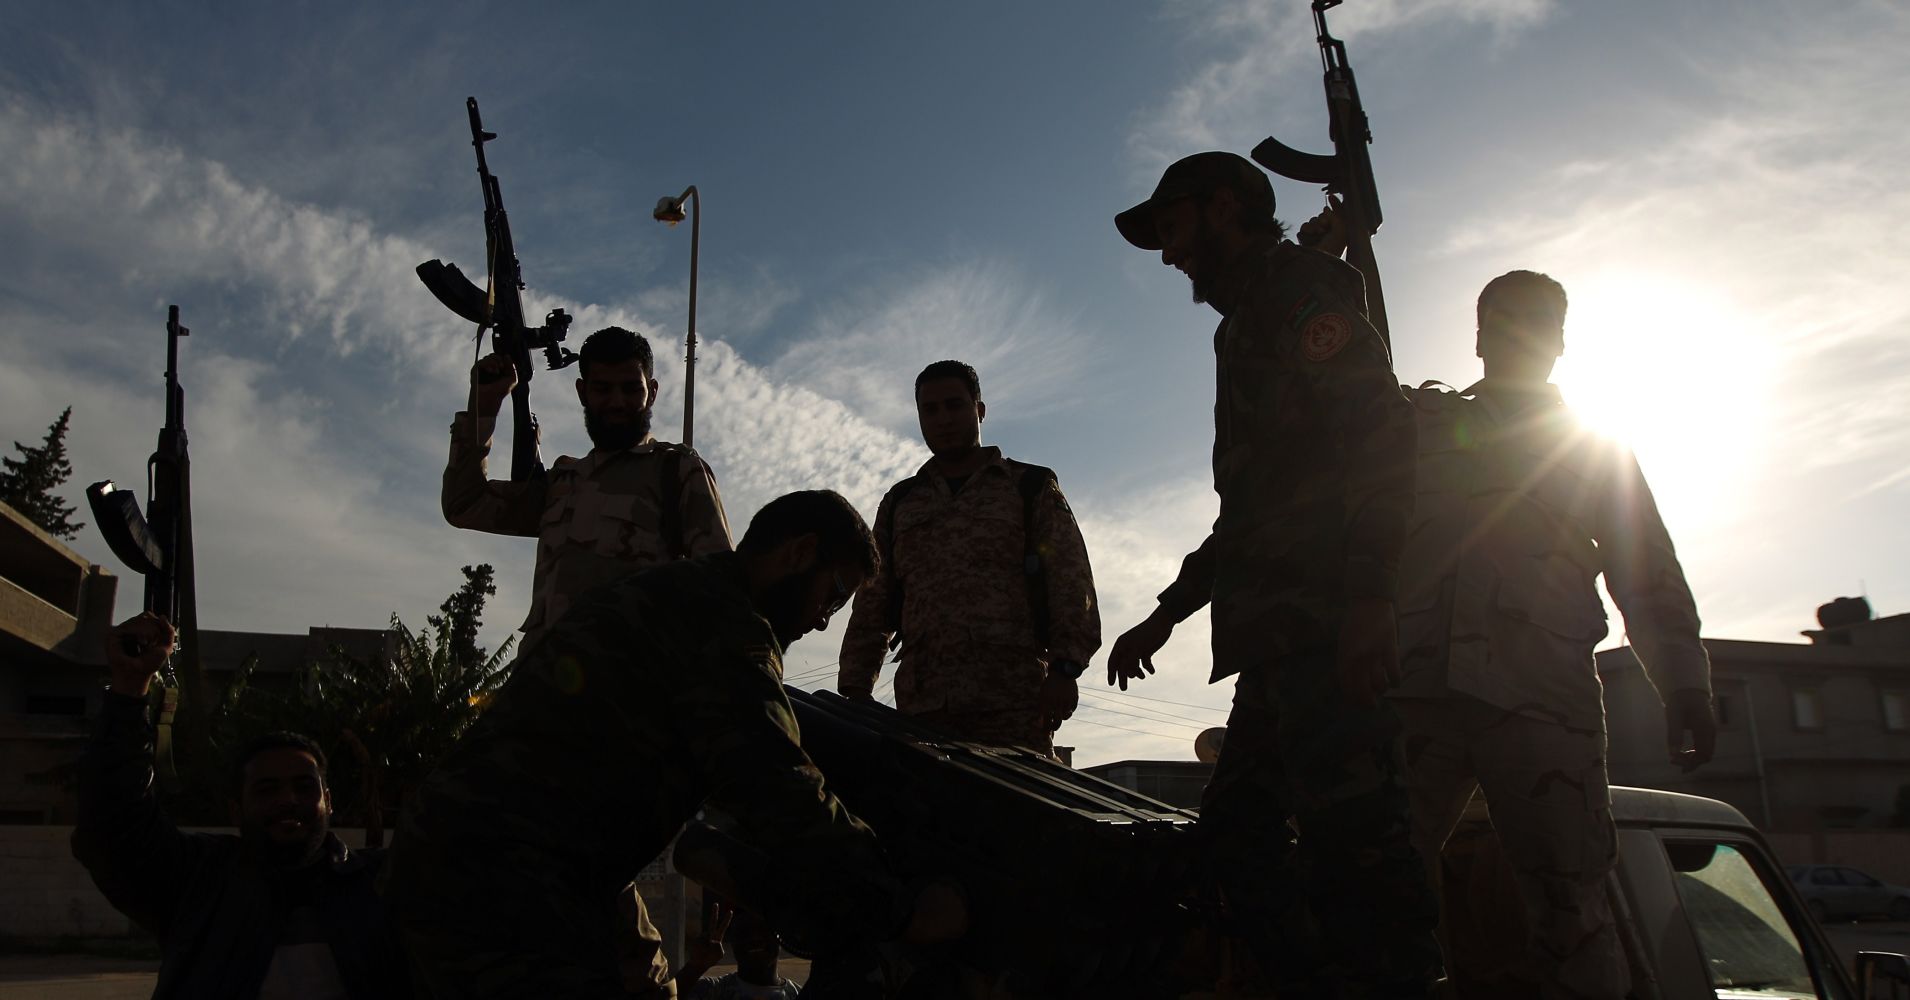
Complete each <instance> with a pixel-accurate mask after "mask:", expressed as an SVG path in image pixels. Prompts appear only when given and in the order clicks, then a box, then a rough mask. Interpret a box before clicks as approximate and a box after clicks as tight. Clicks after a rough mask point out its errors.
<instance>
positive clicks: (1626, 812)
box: [1443, 788, 1910, 1000]
mask: <svg viewBox="0 0 1910 1000" xmlns="http://www.w3.org/2000/svg"><path fill="white" fill-rule="evenodd" d="M1612 815H1613V818H1614V819H1615V820H1616V821H1617V824H1618V848H1619V853H1618V869H1617V870H1616V871H1614V872H1613V873H1612V874H1611V875H1610V876H1609V878H1608V880H1607V882H1606V891H1607V893H1608V895H1609V898H1610V899H1611V901H1612V904H1613V910H1614V912H1615V914H1616V916H1617V918H1618V924H1619V934H1620V940H1621V942H1622V943H1623V945H1624V948H1625V954H1626V958H1627V960H1628V961H1629V963H1630V965H1631V976H1632V995H1633V996H1636V997H1638V998H1639V1000H1683V998H1687V997H1716V998H1718V1000H1739V998H1747V1000H1748V998H1796V997H1813V998H1822V1000H1858V998H1864V1000H1868V998H1883V997H1898V996H1910V962H1907V961H1906V960H1905V958H1904V956H1902V955H1896V954H1884V953H1875V952H1863V953H1860V954H1859V956H1858V966H1857V980H1856V981H1853V978H1852V976H1851V974H1850V972H1849V971H1847V970H1846V969H1845V967H1844V965H1843V962H1842V961H1841V960H1840V959H1839V958H1838V956H1837V953H1836V951H1835V950H1834V949H1833V948H1832V947H1831V945H1830V942H1829V940H1828V939H1827V938H1826V937H1825V936H1824V931H1823V929H1822V928H1821V927H1819V926H1818V924H1817V921H1816V920H1815V919H1813V918H1812V916H1811V913H1810V910H1809V908H1808V907H1806V906H1805V904H1804V900H1803V899H1801V898H1800V897H1799V896H1798V895H1797V892H1796V890H1795V889H1794V888H1792V886H1791V881H1790V879H1789V878H1787V877H1786V875H1785V871H1784V867H1783V866H1782V865H1781V864H1779V862H1778V860H1777V858H1776V856H1775V855H1773V854H1772V853H1771V849H1770V847H1769V845H1767V844H1766V843H1765V842H1764V838H1763V837H1762V836H1761V835H1759V833H1758V831H1757V828H1756V827H1754V826H1752V825H1751V823H1750V821H1748V820H1746V819H1745V818H1744V815H1743V814H1742V813H1740V812H1738V811H1737V810H1736V809H1734V808H1732V807H1731V806H1729V805H1726V804H1725V803H1723V802H1719V801H1717V800H1715V799H1707V798H1700V797H1698V796H1695V795H1684V794H1680V793H1678V792H1666V791H1659V790H1657V789H1650V788H1613V789H1612ZM1443 863H1444V867H1445V871H1444V889H1445V901H1444V902H1445V913H1446V932H1445V933H1446V938H1447V946H1448V948H1449V950H1450V951H1451V953H1452V955H1451V964H1452V968H1451V969H1450V970H1449V972H1450V973H1451V975H1452V977H1453V985H1454V987H1455V993H1456V994H1457V995H1458V996H1460V997H1467V998H1470V997H1492V996H1498V995H1510V994H1502V993H1500V992H1497V991H1495V989H1494V987H1493V986H1492V983H1493V981H1494V980H1495V979H1496V978H1497V976H1498V974H1500V973H1502V972H1504V971H1505V970H1507V969H1509V968H1511V966H1512V965H1513V964H1514V963H1515V962H1517V960H1518V957H1519V955H1520V952H1521V950H1522V948H1523V944H1524V941H1523V928H1522V926H1521V922H1522V915H1521V910H1522V904H1521V903H1520V901H1519V896H1518V891H1517V888H1516V886H1515V885H1514V883H1513V882H1512V874H1511V869H1510V868H1509V867H1508V866H1507V865H1506V864H1505V862H1504V859H1503V858H1502V856H1501V855H1500V853H1499V850H1498V843H1497V840H1496V839H1495V838H1494V837H1493V834H1492V828H1491V822H1490V817H1489V815H1488V814H1487V811H1486V809H1485V807H1484V803H1483V801H1482V800H1479V799H1475V800H1474V802H1473V806H1472V808H1471V809H1469V810H1468V811H1467V815H1466V818H1465V819H1464V820H1463V821H1462V822H1461V824H1460V826H1459V828H1458V829H1457V830H1456V831H1455V832H1454V834H1453V837H1452V839H1451V840H1450V841H1448V842H1447V845H1446V854H1445V858H1444V859H1443Z"/></svg>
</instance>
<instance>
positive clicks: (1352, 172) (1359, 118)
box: [1253, 0, 1392, 346]
mask: <svg viewBox="0 0 1910 1000" xmlns="http://www.w3.org/2000/svg"><path fill="white" fill-rule="evenodd" d="M1341 2H1342V0H1313V26H1314V29H1315V31H1316V33H1317V34H1318V36H1319V37H1318V41H1319V43H1320V64H1321V65H1322V66H1323V67H1325V70H1326V110H1327V120H1328V126H1327V134H1328V135H1329V136H1330V137H1331V138H1332V140H1333V152H1332V153H1331V154H1330V155H1329V154H1322V153H1302V152H1300V151H1299V150H1297V149H1294V148H1293V147H1291V146H1288V145H1287V144H1285V143H1283V142H1281V141H1280V140H1278V139H1275V138H1273V137H1272V136H1268V137H1267V138H1266V139H1264V140H1262V141H1261V143H1260V145H1258V146H1255V147H1254V148H1253V159H1254V162H1256V163H1258V164H1260V165H1261V166H1263V167H1266V168H1267V169H1268V170H1271V171H1273V172H1274V173H1276V174H1279V175H1280V176H1282V177H1285V178H1287V179H1289V180H1296V181H1300V182H1301V183H1304V184H1322V185H1325V187H1326V189H1327V191H1329V192H1331V193H1333V194H1337V195H1339V196H1340V198H1341V199H1342V201H1343V203H1342V205H1341V207H1340V210H1339V211H1340V217H1341V218H1343V219H1345V220H1346V261H1347V263H1349V264H1352V265H1353V266H1354V267H1355V268H1357V269H1358V270H1359V272H1360V274H1362V275H1364V276H1365V277H1366V308H1367V312H1368V314H1369V318H1370V319H1371V320H1372V323H1373V326H1374V327H1375V328H1377V329H1378V330H1379V335H1380V336H1381V337H1383V338H1385V339H1386V340H1387V343H1388V345H1389V346H1390V345H1391V342H1392V337H1391V334H1390V333H1389V331H1388V330H1387V326H1386V297H1385V296H1384V295H1383V294H1382V293H1381V292H1380V284H1379V264H1378V263H1377V262H1376V261H1375V260H1374V258H1373V234H1374V233H1376V232H1379V225H1380V222H1381V221H1382V217H1381V215H1380V209H1379V189H1378V188H1377V187H1376V186H1374V184H1373V160H1372V158H1371V157H1370V156H1368V155H1367V152H1366V147H1367V144H1369V143H1371V142H1372V141H1373V130H1372V129H1371V128H1369V127H1368V126H1367V124H1366V109H1365V108H1364V107H1363V106H1361V104H1360V91H1359V87H1358V86H1356V85H1355V84H1354V83H1353V67H1352V66H1349V65H1347V62H1346V43H1345V42H1342V41H1340V40H1339V39H1337V38H1334V37H1333V35H1332V34H1331V33H1329V32H1328V31H1327V29H1326V12H1327V11H1329V10H1331V9H1333V8H1334V7H1338V6H1339V5H1340V4H1341Z"/></svg>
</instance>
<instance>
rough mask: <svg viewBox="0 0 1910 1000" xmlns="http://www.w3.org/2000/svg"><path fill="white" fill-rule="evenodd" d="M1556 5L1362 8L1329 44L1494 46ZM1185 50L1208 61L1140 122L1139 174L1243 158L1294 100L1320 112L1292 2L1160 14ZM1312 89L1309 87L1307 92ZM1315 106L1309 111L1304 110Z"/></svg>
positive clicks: (1379, 3)
mask: <svg viewBox="0 0 1910 1000" xmlns="http://www.w3.org/2000/svg"><path fill="white" fill-rule="evenodd" d="M1556 7H1557V4H1556V2H1555V0H1365V2H1361V3H1357V4H1348V5H1346V6H1343V7H1338V8H1335V9H1334V10H1333V12H1332V13H1331V14H1330V15H1329V22H1328V23H1329V25H1330V27H1331V28H1332V30H1333V33H1334V35H1336V36H1337V37H1339V38H1341V39H1346V40H1352V39H1370V38H1375V37H1378V36H1381V35H1384V34H1386V33H1389V32H1398V31H1405V30H1408V29H1415V28H1422V27H1424V26H1427V25H1432V24H1455V25H1462V26H1464V25H1483V26H1485V27H1487V28H1490V29H1491V30H1492V32H1493V35H1494V39H1495V41H1504V40H1505V39H1507V38H1510V37H1512V36H1513V35H1515V34H1516V33H1517V32H1519V31H1521V30H1524V29H1527V28H1530V27H1532V26H1534V25H1537V24H1539V23H1540V22H1542V21H1544V20H1545V18H1546V17H1547V16H1548V15H1550V14H1551V13H1552V11H1553V10H1554V9H1555V8H1556ZM1166 12H1167V15H1168V20H1169V22H1170V23H1172V24H1174V25H1175V26H1176V27H1177V28H1179V30H1180V32H1181V36H1182V41H1183V43H1184V44H1186V45H1188V46H1191V47H1194V48H1196V49H1205V50H1208V51H1210V52H1211V53H1212V54H1211V55H1210V56H1208V57H1207V58H1206V59H1205V60H1204V61H1201V62H1199V63H1198V64H1197V65H1196V66H1195V68H1194V69H1193V70H1192V71H1191V72H1190V73H1189V75H1188V78H1187V80H1186V81H1185V82H1183V83H1181V84H1180V85H1178V86H1176V87H1175V88H1174V89H1173V91H1172V92H1171V93H1169V94H1168V95H1167V97H1166V98H1165V99H1164V100H1163V101H1162V102H1161V103H1160V104H1158V105H1157V106H1155V107H1152V108H1149V109H1147V110H1145V111H1144V112H1142V113H1141V115H1140V116H1139V120H1138V121H1137V122H1136V125H1135V128H1134V130H1133V132H1132V133H1131V134H1130V135H1129V137H1128V146H1129V149H1130V151H1131V153H1132V154H1133V160H1134V169H1135V171H1136V172H1137V174H1140V175H1147V176H1149V177H1150V179H1151V177H1152V176H1153V175H1155V174H1158V173H1159V171H1160V169H1161V167H1163V166H1165V165H1166V164H1167V163H1169V162H1172V161H1173V160H1176V159H1178V158H1180V157H1182V156H1185V155H1187V154H1188V153H1190V152H1195V151H1198V150H1202V149H1236V150H1240V151H1241V152H1243V153H1244V152H1245V151H1246V150H1247V149H1250V148H1252V146H1253V145H1254V144H1255V143H1257V142H1259V141H1260V140H1261V139H1262V138H1264V137H1265V136H1266V134H1267V128H1268V125H1269V124H1270V123H1271V122H1272V121H1273V120H1274V119H1273V118H1272V116H1271V115H1270V114H1269V110H1270V109H1275V108H1286V107H1290V106H1292V105H1291V104H1290V102H1291V101H1292V99H1293V97H1294V95H1295V94H1305V95H1306V96H1307V97H1308V98H1309V99H1310V101H1311V102H1312V103H1317V102H1318V100H1319V97H1318V89H1317V87H1318V84H1317V81H1318V78H1319V66H1318V61H1317V58H1316V56H1315V51H1316V47H1315V44H1314V31H1313V23H1312V12H1311V11H1310V10H1308V8H1307V7H1306V5H1304V4H1298V3H1292V2H1289V0H1249V2H1246V3H1230V4H1208V3H1194V2H1185V0H1175V2H1170V3H1168V4H1167V5H1166ZM1309 81H1312V82H1309ZM1309 106H1312V104H1309Z"/></svg>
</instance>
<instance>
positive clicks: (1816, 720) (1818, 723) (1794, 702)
mask: <svg viewBox="0 0 1910 1000" xmlns="http://www.w3.org/2000/svg"><path fill="white" fill-rule="evenodd" d="M1791 725H1793V726H1796V727H1797V728H1799V729H1822V728H1824V710H1823V707H1822V705H1821V704H1820V703H1819V701H1818V698H1817V689H1816V688H1795V689H1793V690H1792V691H1791Z"/></svg>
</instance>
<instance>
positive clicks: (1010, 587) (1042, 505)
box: [836, 361, 1101, 753]
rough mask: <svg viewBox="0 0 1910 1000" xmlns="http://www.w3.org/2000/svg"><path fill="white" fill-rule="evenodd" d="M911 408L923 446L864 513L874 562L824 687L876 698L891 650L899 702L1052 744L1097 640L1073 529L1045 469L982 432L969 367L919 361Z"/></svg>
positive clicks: (992, 738) (1017, 740)
mask: <svg viewBox="0 0 1910 1000" xmlns="http://www.w3.org/2000/svg"><path fill="white" fill-rule="evenodd" d="M915 409H916V416H917V418H918V419H919V420H920V422H921V427H922V440H923V441H924V442H926V443H927V444H928V447H929V451H930V452H931V453H932V456H933V457H931V458H930V459H929V461H928V463H927V464H926V465H924V466H922V469H921V471H920V472H918V473H916V474H915V475H913V476H910V477H909V478H907V479H904V480H902V481H901V482H900V483H897V484H896V485H895V486H894V487H892V488H890V490H889V492H888V495H887V496H885V497H883V498H882V505H881V507H880V508H879V509H878V510H877V512H876V518H875V537H876V544H877V547H878V548H879V549H880V550H881V552H882V568H881V571H880V572H878V573H877V574H876V575H875V577H874V578H873V579H871V580H870V582H869V584H868V585H867V586H865V587H863V588H862V591H861V593H860V595H859V596H858V597H857V598H856V603H855V610H854V611H853V612H852V613H851V614H850V616H849V625H848V628H846V629H845V630H844V632H843V636H842V657H841V665H840V668H839V673H838V674H837V677H836V688H837V690H838V691H840V692H841V693H842V694H843V695H845V696H847V697H850V698H864V699H867V698H872V697H873V696H874V695H873V692H874V689H875V683H876V678H877V676H878V675H880V673H881V671H882V661H883V659H884V658H885V656H886V654H887V652H888V651H889V650H890V649H892V648H899V654H898V656H897V667H896V674H895V707H896V708H898V709H900V710H901V711H902V712H904V713H906V714H908V715H911V716H914V717H915V718H917V719H918V720H920V721H922V722H924V723H927V724H928V725H930V726H932V727H934V728H936V729H939V730H941V731H943V732H945V733H947V734H949V735H950V736H953V737H956V738H958V739H963V740H968V741H971V742H976V743H989V744H995V745H1000V746H1021V747H1031V748H1033V749H1035V750H1037V751H1040V752H1042V753H1049V752H1051V751H1052V749H1053V741H1054V733H1055V730H1056V729H1058V728H1060V726H1061V723H1062V722H1063V721H1065V720H1066V719H1067V718H1068V717H1069V716H1071V715H1073V714H1074V709H1075V704H1076V698H1077V691H1076V687H1075V681H1076V679H1077V678H1079V677H1080V676H1081V672H1082V670H1083V669H1085V667H1086V665H1087V662H1088V658H1089V657H1091V656H1093V655H1094V651H1095V650H1096V649H1098V648H1100V645H1101V615H1100V611H1099V610H1098V609H1097V606H1096V603H1095V597H1094V574H1093V572H1092V571H1091V570H1090V569H1089V566H1088V551H1087V546H1086V544H1085V543H1083V542H1082V540H1081V529H1080V527H1079V526H1078V525H1077V524H1075V520H1074V512H1073V511H1071V510H1069V509H1068V501H1067V499H1066V498H1065V497H1063V496H1062V495H1061V486H1060V484H1059V483H1058V482H1056V480H1055V475H1054V472H1053V471H1052V470H1050V469H1045V468H1042V467H1041V466H1038V465H1028V464H1026V463H1024V462H1017V461H1014V460H1013V459H1010V458H1006V457H1004V456H1003V455H1002V453H1001V449H1000V448H994V447H983V446H982V443H981V424H982V420H983V419H984V418H985V417H986V416H987V414H988V406H987V404H986V403H984V402H982V394H981V379H980V377H979V376H978V375H976V373H975V369H974V368H973V367H971V366H969V365H967V364H964V363H962V362H960V361H937V362H935V363H934V364H932V365H929V366H928V367H927V368H925V369H923V370H922V373H921V374H920V375H918V376H916V379H915Z"/></svg>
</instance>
